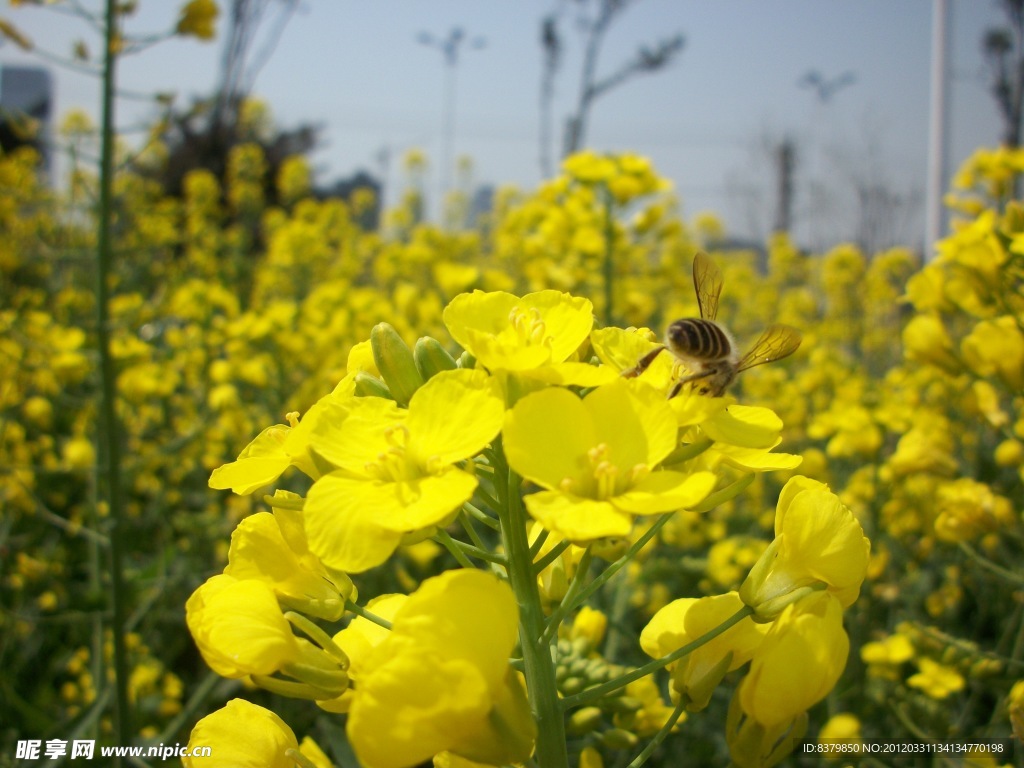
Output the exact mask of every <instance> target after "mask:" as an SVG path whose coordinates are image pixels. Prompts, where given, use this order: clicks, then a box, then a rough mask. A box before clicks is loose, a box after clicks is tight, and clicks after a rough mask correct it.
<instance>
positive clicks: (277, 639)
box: [185, 574, 349, 699]
mask: <svg viewBox="0 0 1024 768" xmlns="http://www.w3.org/2000/svg"><path fill="white" fill-rule="evenodd" d="M185 622H186V623H187V624H188V629H189V632H190V633H191V634H192V638H193V639H194V640H195V642H196V645H197V646H199V652H200V653H201V654H202V656H203V659H204V660H205V661H206V663H207V664H209V665H210V668H211V669H213V671H214V672H216V673H217V674H219V675H222V676H224V677H229V678H241V677H247V676H251V677H253V678H254V682H256V683H257V684H259V685H262V686H264V687H269V688H271V689H272V690H273V689H274V686H278V685H283V686H284V687H286V688H288V690H287V691H282V692H285V693H286V694H287V695H298V696H302V697H303V698H310V699H333V698H335V697H338V696H340V695H341V694H342V693H343V692H344V691H345V689H346V688H347V687H348V680H349V678H348V675H347V674H346V672H345V667H347V666H348V661H347V659H340V660H339V659H338V658H337V654H336V653H335V655H334V656H332V655H331V654H330V653H329V652H327V651H325V650H324V649H322V648H319V647H317V646H315V645H313V643H311V642H310V641H308V640H306V639H305V638H300V637H296V636H295V635H293V634H292V631H291V624H289V622H288V620H287V619H286V618H285V617H284V615H283V614H282V613H281V608H280V607H279V606H278V603H277V598H276V597H275V595H274V592H273V590H272V589H271V588H270V587H269V586H268V585H267V584H266V582H264V581H262V580H258V579H241V580H240V579H236V578H234V577H233V576H228V575H226V574H221V575H219V576H213V577H212V578H210V579H207V580H206V582H205V583H204V584H202V585H201V586H200V587H199V588H198V589H197V590H196V591H195V592H193V593H192V596H191V597H190V598H189V599H188V601H187V602H186V604H185ZM277 673H280V674H282V675H284V676H286V678H290V679H285V678H279V677H271V676H272V675H275V674H277ZM260 678H263V679H260Z"/></svg>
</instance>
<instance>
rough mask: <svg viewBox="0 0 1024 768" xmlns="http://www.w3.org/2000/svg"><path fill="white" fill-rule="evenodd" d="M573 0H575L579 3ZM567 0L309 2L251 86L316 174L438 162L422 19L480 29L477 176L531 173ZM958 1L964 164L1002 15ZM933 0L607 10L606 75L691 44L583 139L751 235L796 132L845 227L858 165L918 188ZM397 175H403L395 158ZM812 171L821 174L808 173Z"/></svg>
mask: <svg viewBox="0 0 1024 768" xmlns="http://www.w3.org/2000/svg"><path fill="white" fill-rule="evenodd" d="M87 4H89V3H87ZM91 5H98V3H95V2H92V3H91ZM179 5H180V3H179V2H178V0H174V1H173V2H171V1H167V2H157V0H142V2H141V11H140V12H139V14H138V16H137V18H136V19H134V20H133V21H132V23H131V27H130V29H133V30H137V31H153V30H158V29H166V28H168V27H170V26H171V25H173V23H174V19H175V17H176V12H177V8H178V7H179ZM564 5H565V6H566V7H568V8H569V11H570V12H571V6H572V5H573V4H572V3H567V4H564ZM556 7H558V4H557V2H556V1H555V0H516V1H514V2H513V0H302V7H301V10H300V11H299V12H298V13H297V14H296V15H295V16H294V17H293V18H292V20H291V21H290V23H289V25H288V27H287V28H286V30H285V33H284V36H283V38H282V40H281V42H280V45H279V47H278V49H277V51H276V53H275V54H274V57H273V58H272V59H271V60H270V62H269V63H268V64H267V66H266V67H265V68H264V69H263V71H262V73H261V74H260V77H259V79H258V80H257V83H256V88H255V93H256V94H257V95H259V96H261V97H263V98H265V99H266V100H267V101H268V102H269V103H270V105H271V106H272V108H273V111H274V114H275V116H276V118H277V120H278V122H279V123H280V124H282V125H284V126H288V127H291V126H295V125H298V124H300V123H303V122H314V123H320V124H322V125H323V126H324V131H323V134H322V135H323V147H322V149H320V150H319V151H317V152H316V154H315V155H314V161H315V165H316V167H317V169H318V172H319V176H320V178H321V180H323V181H330V180H332V179H334V178H336V177H338V176H342V175H348V174H350V173H352V172H354V171H355V170H357V169H359V168H365V169H367V170H370V171H372V172H377V171H378V170H379V166H378V160H377V157H378V154H379V151H380V150H381V149H382V148H384V147H389V148H391V149H392V150H393V151H395V152H400V151H401V150H403V149H405V148H408V147H411V146H418V147H422V148H424V149H425V150H427V151H428V153H429V154H430V155H431V157H432V158H433V159H434V160H435V161H436V160H439V158H440V153H441V134H442V125H443V119H442V118H443V116H442V93H443V76H444V67H443V65H442V58H441V54H440V53H439V52H438V51H436V50H433V49H430V48H428V47H425V46H423V45H420V44H418V43H417V42H416V36H417V34H418V33H420V32H421V31H426V32H430V33H432V34H433V35H434V36H435V37H444V36H446V35H447V33H448V31H449V30H450V29H451V28H452V27H453V26H454V25H460V26H462V27H463V28H464V29H465V30H466V31H467V33H469V34H470V35H472V36H481V37H483V38H485V39H486V47H484V48H482V49H480V50H472V51H466V52H464V53H463V56H462V59H461V65H460V67H459V71H458V91H457V92H458V100H457V101H458V104H457V113H456V114H457V128H456V137H455V149H456V153H457V154H468V155H470V156H471V157H472V158H473V160H474V162H475V166H476V178H477V180H478V181H479V182H481V183H515V184H518V185H520V186H522V187H524V188H531V187H532V186H534V185H535V184H536V183H537V182H538V180H539V178H540V171H539V162H538V156H539V150H538V138H537V137H538V93H539V80H540V71H541V56H540V47H539V44H538V36H539V35H538V29H539V23H540V19H541V18H542V16H544V15H545V14H546V13H549V12H550V11H552V10H553V9H554V8H556ZM951 8H952V18H951V29H950V33H951V34H950V38H951V40H950V42H951V45H950V67H951V70H952V73H953V80H952V83H951V90H950V96H951V99H950V116H951V119H950V132H949V148H950V152H949V157H950V167H951V168H955V167H956V165H957V164H959V162H960V161H962V160H963V158H964V157H966V156H967V155H968V154H969V153H970V151H971V150H972V149H973V148H975V147H977V146H980V145H994V144H995V143H996V142H997V141H998V137H999V131H1000V124H999V119H998V115H997V112H996V108H995V106H994V102H993V100H992V98H991V97H990V96H989V94H988V93H987V81H986V80H985V78H984V76H983V72H984V67H983V62H982V58H981V54H980V39H981V35H982V33H983V31H984V30H985V29H986V28H987V27H989V26H992V25H993V24H997V23H999V22H1000V20H1001V17H1000V15H999V12H998V9H997V7H996V3H995V0H951ZM931 13H932V2H931V0H638V2H637V3H636V5H635V6H634V7H632V8H630V9H629V10H627V11H626V12H625V13H624V14H623V15H622V17H621V18H620V19H619V20H618V21H617V22H616V23H615V24H614V25H613V27H612V29H611V32H610V34H609V35H608V38H607V41H606V45H605V47H604V49H603V52H602V58H601V61H600V64H599V72H603V73H607V72H609V71H610V70H611V69H612V68H613V67H614V66H615V65H616V64H617V63H618V62H620V61H622V60H623V59H624V58H626V57H627V56H629V55H630V54H631V53H632V51H633V50H634V49H635V46H636V45H637V44H640V43H650V42H654V41H655V40H657V39H659V38H665V37H669V36H671V35H672V34H674V33H675V32H677V31H679V32H682V33H683V34H684V35H685V36H686V46H685V48H684V50H683V52H682V54H681V55H680V57H679V58H678V60H677V62H676V63H675V64H674V65H673V66H672V67H671V68H670V69H668V70H666V71H664V72H661V73H659V74H655V75H652V76H647V77H642V78H639V79H637V80H635V81H632V82H630V83H628V84H626V85H624V86H623V87H622V88H621V89H619V90H616V91H614V92H611V93H610V94H608V95H607V96H605V97H603V98H602V99H601V100H600V101H599V102H598V103H597V105H596V107H595V109H594V110H593V113H592V118H591V125H590V133H589V142H588V143H589V144H590V145H591V146H593V147H595V148H597V149H602V150H632V151H637V152H640V153H643V154H645V155H648V156H649V157H650V158H651V159H652V160H653V162H654V164H655V167H656V168H657V169H658V170H659V171H660V172H661V173H662V174H663V175H665V176H667V177H669V178H670V179H672V180H673V181H674V182H675V185H676V188H677V190H678V192H679V194H680V196H681V198H682V201H683V210H684V213H685V214H687V215H692V214H693V213H695V212H697V211H699V210H713V211H716V212H718V213H719V214H721V215H722V216H723V217H724V219H725V220H726V224H727V227H728V228H729V230H730V231H731V232H734V233H735V234H737V235H741V236H742V235H756V234H758V233H759V231H760V230H761V229H762V228H763V227H765V226H767V225H768V224H769V223H770V220H771V212H772V199H773V196H772V189H771V168H770V164H769V161H768V159H767V155H766V154H765V152H764V151H763V150H762V149H760V147H761V146H762V145H763V144H764V143H765V142H766V140H767V141H771V140H778V139H779V138H780V137H782V136H783V135H790V136H792V137H793V138H794V139H795V140H796V141H797V144H798V152H799V153H800V155H799V165H798V172H799V175H798V182H799V183H798V188H797V206H796V215H797V231H798V232H800V233H802V236H803V238H804V239H805V240H809V239H814V238H816V237H823V236H824V235H823V232H824V231H828V232H829V233H835V234H834V236H832V235H829V238H830V239H832V240H835V239H838V238H841V237H844V236H848V235H849V234H851V232H850V231H844V230H852V227H854V226H855V225H854V223H852V221H850V220H849V215H848V211H849V205H848V204H846V203H844V202H843V200H844V199H845V197H844V196H848V194H849V190H850V189H851V186H850V181H849V178H850V177H851V176H860V177H861V180H862V182H863V181H864V180H865V178H866V179H867V180H868V181H872V180H877V181H879V182H882V183H885V184H887V185H889V186H890V187H892V188H893V189H894V190H896V191H898V192H901V193H907V194H909V193H917V194H920V195H921V196H922V199H923V194H924V185H925V168H926V165H925V162H926V150H927V143H928V103H929V56H930V44H931ZM5 16H6V17H7V18H9V19H10V20H11V21H13V22H14V23H15V24H17V25H19V26H20V27H21V28H22V29H23V30H25V31H26V32H28V33H29V35H30V36H31V37H32V38H33V39H34V40H35V41H36V42H37V43H38V44H40V45H42V46H46V47H49V48H51V49H54V50H57V51H61V52H64V51H66V50H68V48H69V46H70V40H71V39H73V37H74V36H75V35H78V36H81V34H82V32H81V27H80V26H79V25H78V24H76V23H72V22H71V21H70V20H67V19H64V18H63V17H60V16H55V15H54V14H52V13H47V12H46V11H43V10H38V9H8V10H6V11H5ZM565 19H566V23H565V24H564V25H563V30H564V33H565V42H566V57H565V61H564V64H563V67H562V71H561V74H560V77H559V80H558V83H557V86H556V87H557V101H556V117H557V120H558V124H557V125H556V131H557V133H558V135H559V136H560V134H561V123H562V121H563V119H564V117H565V115H566V114H567V113H568V112H569V110H570V108H571V105H572V103H573V101H574V99H575V96H576V92H577V88H578V77H579V68H580V62H579V53H580V48H581V44H580V38H579V36H578V35H576V34H574V33H573V30H572V29H571V24H570V23H569V21H570V16H569V15H566V17H565ZM93 49H94V50H95V45H93ZM29 60H30V58H28V57H26V56H25V55H23V54H20V53H18V52H17V51H15V50H14V48H13V46H11V45H10V44H8V45H5V46H3V47H2V48H0V63H25V62H27V61H29ZM218 61H219V47H218V46H217V44H216V43H214V44H202V43H199V42H196V41H193V40H187V41H185V40H172V41H169V42H166V43H163V44H161V45H160V46H158V47H156V48H154V49H152V50H151V51H149V52H147V53H145V54H144V55H141V56H139V57H134V58H129V59H126V60H125V61H124V64H123V67H122V69H121V72H120V82H121V84H122V85H123V86H124V87H126V88H131V89H135V90H143V91H154V90H176V91H178V92H179V93H180V94H181V95H182V96H183V97H187V96H189V95H198V94H203V93H205V92H207V91H208V90H209V88H210V86H211V85H212V83H213V82H214V79H215V76H216V72H217V66H218ZM810 69H816V70H819V71H820V72H821V73H823V74H824V75H825V76H826V77H833V76H836V75H839V74H841V73H843V72H846V71H853V72H854V73H856V77H857V80H856V83H855V84H854V85H851V86H849V87H847V88H845V89H843V90H842V91H840V92H838V93H837V94H836V95H835V96H834V97H833V98H832V99H831V100H830V101H829V102H828V103H827V104H822V103H820V102H819V101H818V100H817V99H816V98H815V97H814V95H813V93H812V91H810V90H808V89H802V88H799V87H798V86H797V81H798V80H799V79H800V78H801V77H802V76H803V74H804V73H806V72H807V71H808V70H810ZM56 78H57V107H58V111H59V112H64V111H66V110H67V109H69V108H72V107H84V108H86V109H89V110H91V111H95V104H96V88H95V86H94V85H93V84H92V83H90V82H89V81H88V80H87V79H85V78H83V77H81V76H78V75H71V74H65V73H57V74H56ZM186 100H187V98H183V99H182V101H183V102H184V101H186ZM140 110H142V107H140V106H139V105H138V104H133V103H130V102H125V103H124V104H122V105H121V106H120V113H119V114H120V115H121V117H122V122H124V123H127V122H134V123H138V122H139V121H140V120H141V119H142V118H143V116H144V115H145V112H144V111H140ZM433 173H434V174H435V176H434V178H433V183H432V185H431V186H430V187H429V189H430V190H434V189H436V181H437V176H436V173H437V171H436V162H435V169H434V171H433ZM389 176H390V179H389V181H391V182H392V183H397V182H398V180H399V177H398V171H397V163H393V164H392V167H391V172H390V174H389ZM813 180H817V182H818V184H819V186H817V187H813V188H812V182H813ZM844 190H845V191H844ZM825 198H828V200H829V202H828V204H826V203H825V202H823V201H824V200H825ZM911 207H912V208H913V206H911ZM922 210H923V205H922V206H917V211H916V214H914V215H913V216H912V217H911V218H910V219H908V220H907V221H906V222H905V227H906V232H907V234H906V238H907V240H908V241H913V240H914V238H917V240H918V241H919V240H920V237H921V235H920V234H919V233H920V232H921V230H922V228H923V224H922V223H921V221H922V215H921V212H922ZM911 213H913V211H912V212H911ZM912 244H917V243H916V242H912Z"/></svg>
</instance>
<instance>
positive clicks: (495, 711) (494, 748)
mask: <svg viewBox="0 0 1024 768" xmlns="http://www.w3.org/2000/svg"><path fill="white" fill-rule="evenodd" d="M517 629H518V609H517V607H516V602H515V597H514V596H513V594H512V590H511V589H509V587H508V586H507V585H506V584H504V583H503V582H501V581H500V580H499V579H498V578H497V577H495V576H494V575H492V574H488V573H484V572H482V571H475V570H468V569H463V570H458V571H448V572H446V573H443V574H441V575H440V576H435V577H433V578H431V579H428V580H427V581H425V582H423V584H422V585H421V586H420V588H419V589H418V590H417V591H416V592H415V593H413V594H412V595H410V596H409V598H408V600H405V601H404V602H403V603H402V605H401V606H400V607H399V609H398V611H397V612H396V613H395V616H394V621H393V624H392V628H391V632H390V633H389V634H388V635H387V637H385V638H384V639H383V641H382V642H380V643H379V644H378V645H375V646H373V647H372V648H371V649H370V650H369V652H368V653H367V654H366V657H365V658H364V659H363V660H362V664H361V671H360V673H359V678H358V679H359V683H358V686H357V688H356V690H355V691H354V696H353V699H352V704H351V707H350V709H349V717H348V723H347V726H346V731H347V733H348V737H349V741H350V743H351V744H352V747H353V749H354V750H355V752H356V756H357V757H358V758H359V760H360V762H361V763H362V764H363V765H365V766H367V768H404V767H405V766H412V765H415V764H417V763H420V762H423V761H424V760H429V759H430V758H432V757H433V756H434V755H436V754H438V753H440V752H444V751H449V752H452V753H454V754H456V755H458V756H460V757H464V758H468V759H470V760H474V761H477V762H482V763H486V764H490V765H500V764H506V763H515V762H519V761H522V760H525V759H526V758H527V757H529V755H530V752H531V751H532V749H533V739H534V736H535V734H536V726H535V724H534V722H533V718H532V716H531V714H530V709H529V705H528V703H527V700H526V693H525V691H524V689H523V687H522V684H521V683H520V682H519V679H518V677H517V676H516V674H515V673H514V672H513V671H512V669H511V668H510V667H509V665H508V658H509V654H510V653H511V652H512V649H513V646H514V645H515V644H516V639H517Z"/></svg>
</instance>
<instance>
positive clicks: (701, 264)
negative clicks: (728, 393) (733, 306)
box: [623, 253, 801, 399]
mask: <svg viewBox="0 0 1024 768" xmlns="http://www.w3.org/2000/svg"><path fill="white" fill-rule="evenodd" d="M693 288H694V290H695V291H696V292H697V306H698V307H699V308H700V317H699V318H697V317H687V318H684V319H682V320H676V321H674V322H673V323H671V324H670V325H669V327H668V330H667V331H666V332H665V344H664V345H663V346H659V347H655V348H654V349H652V350H651V351H650V352H648V353H647V354H646V355H644V356H643V357H642V358H640V360H639V361H638V362H637V364H636V366H635V367H633V368H630V369H629V370H627V371H625V372H624V373H623V376H626V377H627V378H633V377H635V376H639V375H640V374H641V373H643V372H644V371H645V370H647V367H648V366H649V365H650V364H651V363H652V362H654V359H655V358H656V357H657V356H658V355H659V354H661V353H662V352H664V351H666V350H668V351H669V352H670V353H671V354H672V355H673V356H675V358H676V359H677V360H679V361H680V362H681V363H683V364H684V365H685V366H686V367H687V368H688V369H689V370H691V371H693V373H691V374H690V375H689V376H684V377H683V378H681V379H679V380H678V381H677V382H676V383H675V384H674V385H673V387H672V389H671V390H669V394H668V396H669V398H670V399H671V398H673V397H675V396H676V395H678V394H679V391H680V390H681V389H682V388H683V385H684V384H689V383H691V382H694V386H695V388H696V389H697V391H698V392H699V393H700V394H702V395H711V396H712V397H718V396H719V395H721V394H722V393H723V392H725V390H726V389H728V388H729V385H730V384H732V382H733V381H734V380H735V379H736V376H737V374H739V373H740V372H741V371H745V370H747V368H753V367H754V366H755V365H762V364H764V363H771V362H773V361H775V360H781V359H782V358H784V357H787V356H789V355H791V354H793V353H794V352H796V350H797V347H799V346H800V341H801V336H800V331H798V330H797V329H796V328H793V327H792V326H789V325H783V324H782V323H773V324H772V325H769V326H768V328H766V329H765V331H764V333H762V334H761V337H760V338H759V339H758V340H757V342H756V343H755V344H754V346H753V347H752V348H751V349H750V351H749V352H747V354H745V355H744V356H743V357H740V356H739V354H738V352H737V351H736V342H734V341H733V339H732V336H730V335H729V332H728V331H727V330H725V328H723V327H722V326H721V325H719V324H718V323H717V322H715V316H716V315H717V314H718V297H719V295H720V294H721V292H722V273H721V272H720V271H719V269H718V267H717V266H716V265H715V262H713V261H712V260H711V259H710V258H709V257H708V256H707V254H705V253H697V255H696V256H694V258H693Z"/></svg>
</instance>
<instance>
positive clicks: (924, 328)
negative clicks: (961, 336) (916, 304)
mask: <svg viewBox="0 0 1024 768" xmlns="http://www.w3.org/2000/svg"><path fill="white" fill-rule="evenodd" d="M903 350H904V353H905V354H906V356H907V359H908V360H913V361H914V362H918V363H926V364H929V365H934V366H936V367H938V368H941V369H942V370H943V371H946V372H947V373H956V372H957V371H959V370H960V362H959V361H958V360H957V359H956V356H955V355H954V353H953V340H952V339H951V338H950V337H949V333H948V332H947V331H946V326H944V325H943V324H942V320H941V319H939V317H938V316H936V315H933V314H927V315H915V316H914V317H913V318H911V320H910V322H909V323H907V325H906V327H905V328H904V329H903Z"/></svg>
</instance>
